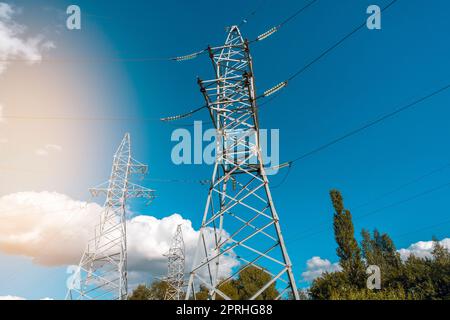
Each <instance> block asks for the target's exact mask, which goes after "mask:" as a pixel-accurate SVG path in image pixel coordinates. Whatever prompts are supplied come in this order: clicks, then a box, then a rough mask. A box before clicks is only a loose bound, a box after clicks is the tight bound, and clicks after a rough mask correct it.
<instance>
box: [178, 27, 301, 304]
mask: <svg viewBox="0 0 450 320" xmlns="http://www.w3.org/2000/svg"><path fill="white" fill-rule="evenodd" d="M209 53H210V58H211V60H212V62H213V66H214V71H215V77H214V79H211V80H204V81H203V80H201V79H199V80H198V83H199V85H200V88H201V92H202V93H203V95H204V98H205V100H206V103H207V107H208V110H209V113H210V115H211V118H212V120H213V123H214V125H215V128H216V139H217V141H216V142H217V143H216V146H217V148H216V163H215V166H214V170H213V175H212V183H211V186H210V189H209V192H208V198H207V201H206V207H205V211H204V215H203V222H202V226H201V229H200V237H199V242H198V245H197V253H196V256H195V258H194V265H193V268H192V271H191V274H190V278H189V283H188V290H187V293H186V296H185V298H186V299H189V298H192V297H194V298H195V294H196V292H195V291H196V290H197V289H198V288H199V286H200V285H203V286H204V287H206V288H207V289H208V290H209V298H210V299H216V298H219V296H220V297H221V298H223V299H227V300H228V299H230V297H229V296H228V295H227V294H226V293H224V292H223V291H222V290H221V286H222V285H224V284H225V283H227V282H228V281H231V280H232V279H236V278H237V277H239V275H240V274H241V272H242V271H243V270H245V269H247V268H249V267H252V268H257V270H259V271H260V272H264V273H267V274H268V275H270V276H266V277H263V278H267V279H270V280H267V282H266V283H262V284H259V287H258V288H257V290H255V292H252V293H251V296H249V297H248V299H251V300H253V299H261V298H263V297H264V294H265V293H266V291H268V290H272V289H273V288H274V287H275V288H276V289H278V292H279V295H278V297H276V298H277V299H280V298H283V297H288V295H289V294H291V295H292V297H294V299H298V292H297V287H296V283H295V280H294V275H293V272H292V265H291V261H290V259H289V256H288V253H287V250H286V246H285V244H284V241H283V236H282V234H281V228H280V222H279V218H278V214H277V211H276V210H275V205H274V202H273V200H272V196H271V192H270V189H269V181H268V179H267V176H266V172H265V170H266V168H265V167H264V163H263V158H262V153H261V146H260V132H259V130H260V127H259V121H258V110H257V97H256V94H255V81H254V74H253V67H252V58H251V56H250V51H249V46H248V42H247V41H246V40H244V39H243V38H242V35H241V32H240V30H239V28H238V27H237V26H232V27H231V28H230V29H229V32H228V37H227V39H226V41H225V44H224V45H223V46H219V47H215V48H211V47H210V48H209ZM230 259H235V260H238V261H239V266H238V267H236V266H235V267H230V266H229V262H230ZM227 264H228V266H227ZM227 268H228V270H227ZM230 269H231V271H230ZM230 273H231V274H230ZM255 285H258V283H255ZM272 291H273V290H272Z"/></svg>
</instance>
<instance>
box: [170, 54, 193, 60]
mask: <svg viewBox="0 0 450 320" xmlns="http://www.w3.org/2000/svg"><path fill="white" fill-rule="evenodd" d="M197 56H198V53H191V54H187V55H185V56H181V57H176V58H174V59H173V60H175V61H186V60H192V59H195V58H197Z"/></svg>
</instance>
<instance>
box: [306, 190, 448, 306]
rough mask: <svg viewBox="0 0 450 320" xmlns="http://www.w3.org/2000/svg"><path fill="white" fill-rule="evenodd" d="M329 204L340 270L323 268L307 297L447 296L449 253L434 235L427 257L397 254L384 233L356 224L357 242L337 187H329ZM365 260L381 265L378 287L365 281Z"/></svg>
mask: <svg viewBox="0 0 450 320" xmlns="http://www.w3.org/2000/svg"><path fill="white" fill-rule="evenodd" d="M330 196H331V201H332V203H333V207H334V210H335V213H334V217H333V220H334V221H333V222H334V233H335V239H336V243H337V245H338V248H337V255H338V257H339V259H340V264H341V266H342V271H338V272H333V273H324V274H322V276H321V277H319V278H317V279H315V280H314V281H313V283H312V285H311V287H310V288H309V297H310V298H311V299H333V300H405V299H407V300H424V299H427V300H431V299H446V300H450V253H449V251H448V250H447V249H445V248H444V247H443V246H442V245H440V244H439V243H438V242H437V240H435V242H434V248H433V252H432V257H431V258H425V259H421V258H417V257H415V256H410V257H409V258H408V259H406V261H402V260H401V259H400V255H399V254H398V252H397V250H396V247H395V245H394V242H393V241H392V239H391V238H390V237H389V235H387V234H386V233H384V234H381V233H380V232H379V231H378V230H374V231H373V233H372V234H370V232H368V231H367V230H364V229H363V230H362V232H361V236H362V241H361V247H359V245H358V243H357V242H356V240H355V238H354V229H353V223H352V216H351V214H350V212H349V211H348V210H345V209H344V204H343V199H342V196H341V194H340V192H339V191H337V190H332V191H331V192H330ZM369 265H377V266H379V267H380V270H381V290H369V289H367V287H366V281H365V279H366V277H367V275H365V274H362V273H361V272H364V270H365V269H366V268H367V266H369Z"/></svg>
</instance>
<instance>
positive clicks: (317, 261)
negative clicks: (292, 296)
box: [302, 257, 341, 282]
mask: <svg viewBox="0 0 450 320" xmlns="http://www.w3.org/2000/svg"><path fill="white" fill-rule="evenodd" d="M340 270H341V266H340V265H339V263H337V262H336V263H331V262H330V261H329V260H327V259H322V258H320V257H312V258H311V259H309V260H308V261H307V262H306V271H305V272H303V273H302V277H303V279H304V280H305V281H306V282H312V281H313V280H314V279H316V278H318V277H320V276H321V275H322V273H325V272H335V271H340Z"/></svg>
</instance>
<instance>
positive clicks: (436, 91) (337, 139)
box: [289, 84, 450, 163]
mask: <svg viewBox="0 0 450 320" xmlns="http://www.w3.org/2000/svg"><path fill="white" fill-rule="evenodd" d="M449 88H450V84H448V85H445V86H444V87H442V88H440V89H438V90H435V91H433V92H432V93H430V94H428V95H426V96H423V97H421V98H419V99H417V100H415V101H413V102H411V103H409V104H407V105H405V106H402V107H400V108H398V109H396V110H394V111H392V112H389V113H387V114H384V115H382V116H380V117H379V118H377V119H375V120H373V121H370V122H369V123H367V124H365V125H363V126H361V127H359V128H356V129H354V130H352V131H350V132H348V133H346V134H344V135H342V136H340V137H338V138H336V139H333V140H331V141H330V142H327V143H325V144H323V145H321V146H320V147H317V148H315V149H313V150H311V151H309V152H307V153H304V154H302V155H300V156H298V157H296V158H294V159H293V160H291V161H289V162H290V163H294V162H297V161H300V160H303V159H305V158H307V157H309V156H311V155H313V154H315V153H318V152H320V151H322V150H325V149H327V148H329V147H331V146H332V145H335V144H336V143H338V142H341V141H343V140H345V139H348V138H350V137H352V136H354V135H356V134H358V133H361V132H362V131H364V130H366V129H369V128H370V127H373V126H375V125H376V124H378V123H381V122H383V121H385V120H387V119H389V118H392V117H393V116H395V115H397V114H399V113H402V112H404V111H407V110H408V109H411V108H412V107H414V106H416V105H417V104H419V103H421V102H423V101H425V100H427V99H430V98H432V97H434V96H436V95H438V94H439V93H441V92H443V91H445V90H447V89H449Z"/></svg>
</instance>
